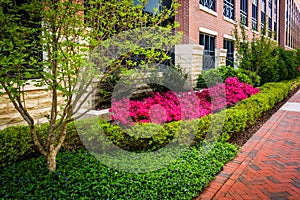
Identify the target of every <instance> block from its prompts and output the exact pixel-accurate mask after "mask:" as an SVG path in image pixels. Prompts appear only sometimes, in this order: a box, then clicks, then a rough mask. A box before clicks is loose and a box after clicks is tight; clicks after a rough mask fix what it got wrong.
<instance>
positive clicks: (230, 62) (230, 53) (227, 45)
mask: <svg viewBox="0 0 300 200" xmlns="http://www.w3.org/2000/svg"><path fill="white" fill-rule="evenodd" d="M224 49H227V55H226V65H227V66H231V67H233V66H234V41H232V40H226V39H224Z"/></svg>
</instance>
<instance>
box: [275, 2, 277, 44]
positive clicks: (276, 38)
mask: <svg viewBox="0 0 300 200" xmlns="http://www.w3.org/2000/svg"><path fill="white" fill-rule="evenodd" d="M274 39H275V40H277V0H274Z"/></svg>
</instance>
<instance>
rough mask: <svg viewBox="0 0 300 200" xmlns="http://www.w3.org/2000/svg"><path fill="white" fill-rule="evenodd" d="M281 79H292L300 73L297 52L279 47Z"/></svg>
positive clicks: (278, 65) (278, 66)
mask: <svg viewBox="0 0 300 200" xmlns="http://www.w3.org/2000/svg"><path fill="white" fill-rule="evenodd" d="M277 69H278V73H279V78H278V80H279V81H282V80H290V79H293V78H295V77H297V75H300V73H299V71H298V65H297V52H296V51H291V50H285V49H283V48H279V59H278V62H277Z"/></svg>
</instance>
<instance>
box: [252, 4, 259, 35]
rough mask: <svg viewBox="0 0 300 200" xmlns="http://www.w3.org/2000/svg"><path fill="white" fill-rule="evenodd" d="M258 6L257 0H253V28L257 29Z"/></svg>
mask: <svg viewBox="0 0 300 200" xmlns="http://www.w3.org/2000/svg"><path fill="white" fill-rule="evenodd" d="M257 19H258V8H257V0H252V29H253V30H255V31H257Z"/></svg>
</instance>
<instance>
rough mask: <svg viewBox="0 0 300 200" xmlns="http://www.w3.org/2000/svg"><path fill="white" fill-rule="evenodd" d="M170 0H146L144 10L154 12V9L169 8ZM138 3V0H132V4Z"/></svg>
mask: <svg viewBox="0 0 300 200" xmlns="http://www.w3.org/2000/svg"><path fill="white" fill-rule="evenodd" d="M171 3H172V1H171V0H163V1H160V0H151V1H148V2H147V4H146V5H145V7H144V11H145V12H148V13H153V14H154V13H155V12H156V11H159V10H162V8H163V7H166V8H171ZM137 4H140V1H139V0H134V5H137Z"/></svg>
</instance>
